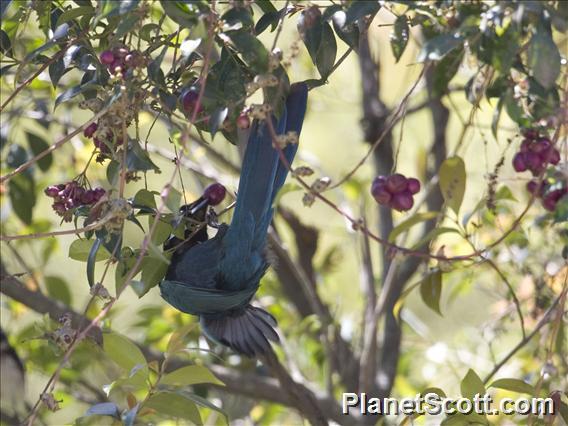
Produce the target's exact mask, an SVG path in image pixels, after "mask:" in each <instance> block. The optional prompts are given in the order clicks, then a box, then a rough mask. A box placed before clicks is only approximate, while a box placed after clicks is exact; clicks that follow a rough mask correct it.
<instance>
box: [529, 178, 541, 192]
mask: <svg viewBox="0 0 568 426" xmlns="http://www.w3.org/2000/svg"><path fill="white" fill-rule="evenodd" d="M527 191H529V192H530V193H531V194H538V191H539V185H538V182H536V181H534V180H531V181H530V182H527Z"/></svg>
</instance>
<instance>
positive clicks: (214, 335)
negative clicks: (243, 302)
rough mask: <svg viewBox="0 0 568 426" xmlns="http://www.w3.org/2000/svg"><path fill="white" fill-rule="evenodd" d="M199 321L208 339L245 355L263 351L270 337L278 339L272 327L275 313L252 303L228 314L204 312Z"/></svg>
mask: <svg viewBox="0 0 568 426" xmlns="http://www.w3.org/2000/svg"><path fill="white" fill-rule="evenodd" d="M200 322H201V327H202V329H203V332H204V333H205V335H207V337H209V338H210V339H211V340H213V341H215V342H217V343H220V344H223V345H225V346H228V347H230V348H231V349H233V350H234V351H235V352H238V353H241V354H243V355H246V356H248V357H254V356H257V355H260V354H265V353H267V352H268V351H270V350H271V348H270V341H272V342H275V343H278V342H279V341H280V338H279V337H278V333H276V331H275V330H274V327H276V320H275V319H274V317H273V316H272V315H270V314H269V313H268V312H266V311H265V310H263V309H260V308H256V307H253V306H251V305H247V306H246V307H245V308H243V309H241V310H239V311H237V312H232V313H231V314H229V315H224V316H207V315H204V316H202V317H201V319H200Z"/></svg>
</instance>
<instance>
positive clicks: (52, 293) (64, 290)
mask: <svg viewBox="0 0 568 426" xmlns="http://www.w3.org/2000/svg"><path fill="white" fill-rule="evenodd" d="M45 288H46V290H47V294H48V295H49V297H51V298H53V299H56V300H59V301H60V302H62V303H64V304H66V305H67V306H70V305H71V301H72V295H71V292H70V291H69V287H68V286H67V282H65V280H64V279H62V278H59V277H56V276H47V277H45Z"/></svg>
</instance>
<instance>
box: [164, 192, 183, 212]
mask: <svg viewBox="0 0 568 426" xmlns="http://www.w3.org/2000/svg"><path fill="white" fill-rule="evenodd" d="M165 192H166V194H165V197H164V195H162V198H164V203H165V204H166V207H167V208H168V209H170V211H171V212H172V213H178V212H179V207H180V205H181V192H179V191H178V190H177V189H175V188H174V187H173V186H170V187H169V188H168V189H167V190H166V191H165Z"/></svg>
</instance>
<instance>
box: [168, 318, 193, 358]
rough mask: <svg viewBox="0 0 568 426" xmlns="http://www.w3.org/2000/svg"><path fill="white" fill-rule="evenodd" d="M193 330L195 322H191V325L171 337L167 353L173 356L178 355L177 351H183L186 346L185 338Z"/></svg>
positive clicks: (180, 329)
mask: <svg viewBox="0 0 568 426" xmlns="http://www.w3.org/2000/svg"><path fill="white" fill-rule="evenodd" d="M193 329H195V323H193V322H190V323H189V324H186V325H184V326H183V327H181V328H178V329H176V330H175V331H174V332H173V333H172V335H171V336H170V339H169V340H168V347H167V348H166V353H167V354H168V355H171V354H173V353H176V352H177V351H180V350H182V349H183V348H184V346H185V343H184V340H185V337H186V336H187V335H188V334H189V332H190V331H192V330H193Z"/></svg>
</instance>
